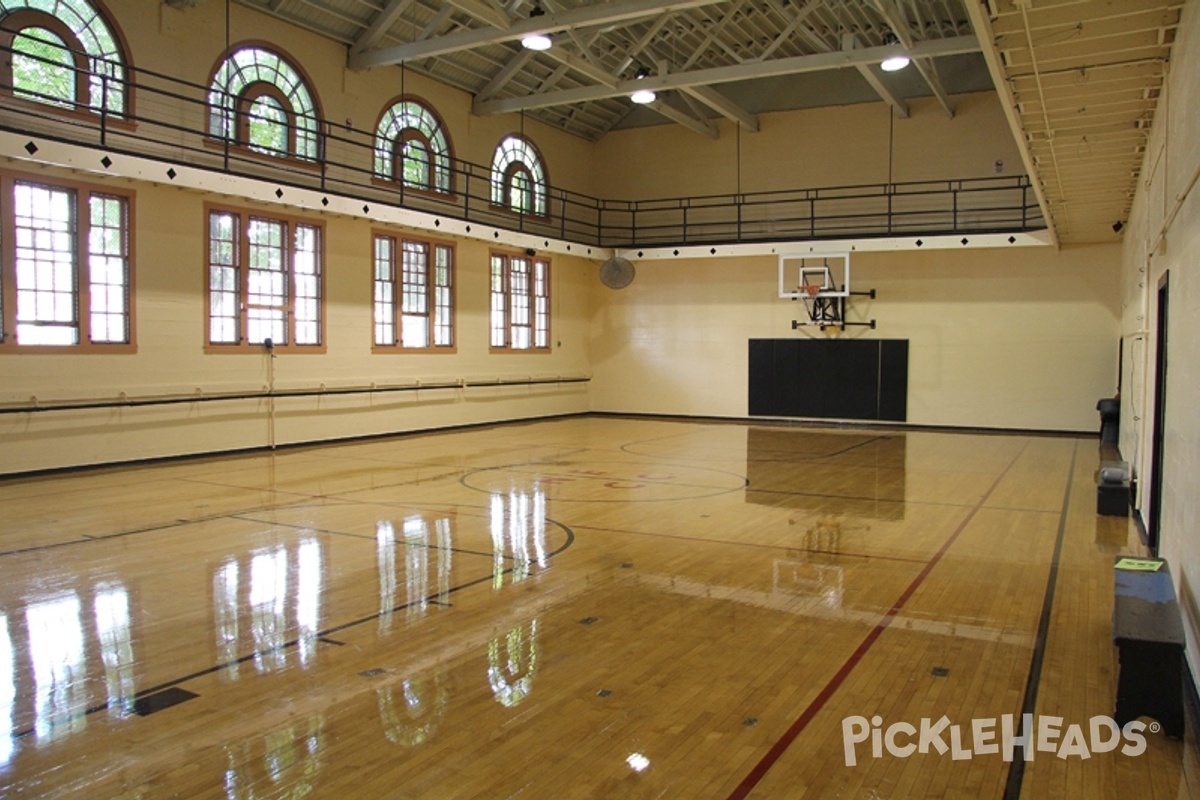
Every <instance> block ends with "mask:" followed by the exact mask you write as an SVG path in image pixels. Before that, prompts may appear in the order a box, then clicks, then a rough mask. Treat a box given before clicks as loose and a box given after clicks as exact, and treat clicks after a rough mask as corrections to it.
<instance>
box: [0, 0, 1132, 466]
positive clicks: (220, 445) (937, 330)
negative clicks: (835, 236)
mask: <svg viewBox="0 0 1200 800" xmlns="http://www.w3.org/2000/svg"><path fill="white" fill-rule="evenodd" d="M109 7H110V9H111V10H112V12H113V15H114V17H115V18H116V21H117V22H118V24H119V25H120V26H121V28H122V31H123V34H124V37H125V39H126V42H127V43H128V45H129V51H130V54H131V57H132V60H133V62H134V64H135V66H137V67H140V68H141V69H143V70H150V71H160V72H164V73H167V74H171V75H178V76H180V77H183V78H186V79H188V80H191V81H194V82H195V83H197V84H203V83H204V82H206V81H207V79H208V76H209V74H210V72H211V70H212V68H213V66H214V64H215V63H216V60H217V58H218V56H219V55H220V53H221V52H222V50H223V48H224V44H225V17H224V8H223V7H219V6H213V5H211V4H199V5H197V6H196V7H195V8H191V9H187V10H182V11H181V10H177V9H173V8H171V7H170V6H167V5H166V4H162V3H159V4H154V5H153V10H152V11H151V10H150V8H149V7H147V6H146V5H145V4H144V3H142V2H137V1H136V0H112V2H111V3H110V4H109ZM229 22H230V40H231V41H233V42H238V41H243V40H247V39H253V40H256V41H261V42H265V43H267V44H270V45H272V46H277V47H279V48H280V49H282V50H284V51H285V52H287V53H289V54H290V55H291V56H293V57H294V58H296V59H298V60H299V61H300V62H301V64H302V65H303V67H304V69H305V71H306V73H307V74H308V75H309V77H310V78H311V79H312V81H313V84H314V86H315V89H316V92H317V94H318V96H319V98H320V102H321V108H322V111H323V113H324V115H325V116H326V118H328V119H330V120H332V121H335V122H336V121H342V120H347V119H348V120H350V121H351V122H352V123H353V125H354V126H355V127H356V128H360V129H370V128H372V127H373V126H374V124H375V121H376V119H377V118H378V116H379V114H380V113H381V111H382V110H383V108H384V106H385V105H386V104H387V102H388V101H389V100H391V99H392V98H394V97H395V96H396V95H398V94H399V93H400V80H401V73H400V70H399V69H398V68H395V67H387V68H381V69H376V70H370V71H364V72H354V71H350V70H347V69H346V68H345V66H344V65H345V47H344V46H342V45H339V44H336V43H332V42H329V41H328V40H325V39H322V38H321V37H318V36H316V35H314V34H311V33H309V32H307V31H304V30H301V29H299V28H296V27H293V26H288V25H285V24H283V23H280V22H277V21H275V20H272V19H270V18H267V17H264V16H262V15H260V14H257V13H256V12H253V11H250V10H248V9H246V8H244V7H242V6H240V5H237V4H233V5H232V6H231V18H230V21H229ZM404 82H405V87H404V88H405V89H406V90H407V91H408V92H410V93H412V94H418V95H420V96H421V97H423V98H425V99H426V100H428V101H430V103H431V104H432V105H433V106H434V107H435V108H436V109H437V111H438V113H439V114H440V116H441V117H442V119H443V121H444V122H445V124H446V127H447V129H448V131H449V134H450V137H451V139H452V141H453V143H454V146H455V152H456V155H458V156H459V157H460V158H464V159H466V160H469V161H473V162H477V163H484V164H486V163H489V162H490V159H491V154H492V150H493V149H494V147H495V145H496V143H497V142H498V141H499V139H500V138H501V137H502V136H503V135H504V134H506V133H509V132H512V131H515V130H518V129H519V128H520V127H521V124H522V123H521V120H520V118H519V117H517V116H515V115H508V116H502V117H488V118H480V117H473V116H472V115H471V114H470V103H471V98H470V96H468V95H467V94H466V93H463V92H460V91H458V90H455V89H452V88H448V87H446V86H443V85H440V84H438V83H436V82H434V81H431V80H428V79H425V78H422V77H420V76H418V75H415V74H406V75H405V76H404ZM198 92H199V94H198V96H201V95H202V90H198ZM955 101H956V103H957V113H956V114H955V116H954V117H953V118H949V117H947V116H946V115H945V113H944V112H943V111H942V110H941V108H940V107H939V106H938V105H937V104H936V103H935V102H934V101H933V100H932V99H925V100H916V101H913V103H912V114H911V116H910V118H908V119H895V120H893V119H891V118H890V111H889V110H888V108H887V107H886V106H885V105H884V104H883V103H871V104H863V105H858V106H846V107H836V108H830V109H823V110H805V111H794V112H781V113H773V114H763V115H761V118H760V120H761V130H760V132H758V133H755V134H749V133H745V132H742V133H738V132H737V131H736V129H735V128H734V127H733V126H732V125H731V124H729V123H727V122H721V123H719V127H720V130H721V138H720V139H719V140H716V141H713V140H710V139H706V138H704V137H701V136H699V135H697V134H695V133H692V132H691V131H688V130H686V129H684V128H682V127H681V126H677V125H666V126H657V127H652V128H643V129H638V130H632V131H622V132H616V133H613V134H610V135H609V136H606V137H605V138H604V139H602V140H601V141H600V142H598V143H590V142H586V141H584V140H582V139H579V138H576V137H573V136H570V135H568V134H565V133H562V132H560V131H555V130H552V129H550V128H548V127H547V126H544V125H541V124H540V123H536V122H533V121H526V122H525V123H524V125H525V130H526V133H527V134H528V135H529V136H530V137H531V138H533V139H534V141H535V142H536V143H537V144H538V146H539V148H540V150H541V152H542V154H543V156H544V157H545V160H546V165H547V168H548V171H549V174H550V179H551V183H552V185H553V186H561V187H564V188H568V189H571V190H574V191H579V192H584V193H591V194H596V195H599V196H602V197H617V198H627V197H663V196H671V195H683V194H705V193H710V192H728V191H733V190H734V189H735V188H736V181H737V164H736V163H735V160H736V158H737V154H738V152H739V150H740V153H741V172H742V181H743V184H742V188H743V190H744V191H757V190H761V189H772V188H796V187H811V186H819V185H829V184H839V185H845V184H852V183H862V182H879V181H885V180H887V178H888V172H889V162H890V170H891V173H892V177H893V178H894V179H895V180H897V181H906V180H918V179H921V180H924V179H931V178H962V177H975V176H978V177H982V176H986V175H991V174H993V165H994V163H995V161H997V160H1003V161H1004V162H1005V164H1007V165H1008V167H1007V169H1008V170H1011V169H1013V168H1014V167H1015V166H1016V165H1017V164H1018V163H1019V161H1018V157H1017V152H1016V148H1015V146H1014V145H1013V143H1012V142H1011V141H1010V138H1009V136H1008V134H1007V133H1006V130H1007V128H1006V126H1005V124H1004V119H1003V115H1002V113H1001V112H1000V109H999V105H998V103H997V101H996V99H995V97H994V96H993V95H991V94H980V95H966V96H961V97H957V98H955ZM138 102H141V103H147V102H151V100H150V99H149V97H148V95H145V94H143V95H142V96H140V97H139V98H138ZM739 142H740V144H739ZM14 168H17V167H14ZM19 168H21V169H30V168H31V167H28V166H27V165H23V166H20V167H19ZM91 179H94V180H102V178H91ZM110 180H111V179H110ZM130 185H133V184H130ZM134 188H135V189H136V190H137V192H138V197H137V203H138V218H137V239H136V247H137V265H136V270H137V285H138V303H137V308H138V325H139V331H138V345H139V352H138V353H137V354H136V355H130V356H112V357H100V358H97V357H80V356H72V355H52V356H51V355H47V356H40V355H20V356H11V355H6V356H2V357H0V364H2V368H3V369H4V373H5V385H4V388H3V390H2V392H3V394H2V398H0V399H2V400H4V401H8V402H14V401H15V402H24V401H26V400H28V398H29V397H31V396H34V395H36V396H37V397H38V398H40V399H42V400H46V401H51V400H62V399H71V398H82V397H112V396H117V395H119V394H120V393H121V392H124V393H126V394H127V395H129V396H142V395H147V394H174V393H179V392H192V391H194V390H195V388H196V387H201V388H202V389H203V390H204V391H229V390H246V389H258V388H260V387H262V386H263V385H264V384H265V383H266V381H267V361H266V359H265V357H264V356H262V355H238V356H228V355H205V354H204V353H203V350H202V346H201V345H202V341H203V331H202V325H203V308H204V305H203V304H204V297H203V264H202V262H203V230H202V225H203V214H202V208H203V203H204V201H205V199H206V197H207V196H206V195H204V194H203V193H201V192H197V191H189V190H182V189H179V188H174V187H164V186H152V185H149V184H137V185H136V186H134ZM218 199H219V200H220V201H221V202H223V203H226V204H233V205H238V204H239V201H238V200H237V199H236V198H227V197H222V198H218ZM298 213H299V212H298ZM318 216H322V217H324V218H325V219H326V220H327V224H328V229H327V247H328V251H327V253H328V264H327V267H328V276H329V278H328V281H329V282H328V284H327V297H328V308H327V319H328V327H327V336H328V353H327V354H325V355H321V356H292V355H288V356H282V355H281V356H280V357H279V358H277V359H276V360H275V362H274V366H275V370H276V382H277V385H278V386H279V387H281V388H308V387H312V386H314V385H320V384H322V383H324V384H325V385H327V386H331V387H332V386H345V385H362V384H369V383H370V382H372V381H375V382H378V383H389V382H393V383H394V382H404V381H410V380H414V379H421V380H438V379H445V378H480V377H490V376H505V377H508V376H522V375H534V376H544V375H577V374H586V373H589V372H593V373H594V380H593V382H592V383H591V384H590V385H584V384H579V385H570V386H558V387H543V388H541V389H528V388H525V389H518V388H511V389H492V390H484V389H480V388H475V389H467V390H458V391H455V390H439V391H429V392H424V391H423V392H420V393H411V394H394V395H386V396H379V397H375V398H374V399H372V400H367V399H366V398H364V397H361V396H357V397H341V398H336V399H335V398H324V399H322V400H320V401H319V402H318V401H315V400H311V399H292V400H287V401H283V400H281V401H279V409H278V410H279V414H278V422H277V425H276V428H275V434H276V439H277V440H278V441H279V442H292V441H310V440H319V439H330V438H337V437H343V436H358V435H366V434H372V433H381V432H389V431H402V430H414V429H420V428H428V427H437V426H445V425H458V424H467V423H473V422H483V421H494V420H505V419H516V418H524V417H534V416H540V415H547V414H561V413H572V412H579V411H586V410H588V409H592V408H594V409H598V410H604V411H651V412H656V413H671V414H706V415H707V414H715V415H721V416H744V415H745V413H746V397H745V392H746V389H745V359H746V347H747V345H746V341H747V339H749V338H751V337H767V336H770V337H773V336H788V335H804V334H803V333H800V334H793V333H792V332H791V330H790V321H791V319H792V318H793V316H795V314H796V312H798V311H799V310H800V309H799V307H798V306H796V305H795V304H791V303H787V302H785V301H780V300H777V299H775V297H774V294H775V282H776V266H775V261H774V259H773V258H765V259H746V260H734V259H716V260H711V261H692V262H686V263H685V262H680V263H674V262H671V263H667V262H645V263H642V264H639V265H638V266H639V277H638V279H637V281H636V282H635V283H634V285H633V286H632V287H630V288H629V289H627V290H625V291H623V292H620V293H614V292H610V291H609V290H606V289H603V288H602V287H601V286H600V285H599V283H598V281H597V280H596V277H595V270H596V264H595V263H594V262H589V261H587V260H584V259H578V258H571V257H555V259H554V268H553V272H554V280H553V293H554V300H553V303H554V311H553V325H554V330H553V338H554V339H555V341H556V346H555V348H554V352H553V353H552V354H551V355H521V356H493V355H489V354H488V353H487V348H486V341H487V310H486V309H487V289H486V265H487V253H488V245H487V244H486V243H484V242H478V241H474V240H462V241H460V242H459V243H458V246H459V251H458V263H459V270H460V271H459V279H458V285H459V296H458V302H459V327H458V341H459V349H458V352H457V354H455V355H421V356H401V355H380V354H375V355H373V354H371V352H370V337H371V331H370V324H371V323H370V320H371V310H370V249H369V248H370V229H371V224H370V222H369V221H368V220H363V219H351V218H345V217H335V216H333V215H318ZM1115 264H1116V255H1115V248H1110V249H1105V248H1096V249H1083V250H1066V251H1063V252H1055V251H1050V250H1033V249H1029V248H1021V249H1019V250H1013V251H983V250H973V251H968V252H961V253H959V252H954V253H950V252H923V253H907V254H906V253H892V254H862V255H861V257H859V256H856V261H855V275H856V279H857V282H858V284H859V285H866V283H870V284H871V285H874V286H875V287H876V288H878V289H879V291H880V299H879V300H878V301H875V302H874V303H873V304H871V308H870V313H871V314H872V315H873V316H875V317H876V318H878V320H879V323H880V330H879V331H877V332H875V333H873V334H867V333H865V332H862V331H855V332H852V333H849V334H846V335H874V336H889V337H907V338H910V339H912V341H913V343H914V344H913V360H912V383H911V386H912V393H911V397H910V419H911V421H913V422H918V423H923V424H939V425H982V426H989V427H1020V428H1047V429H1057V430H1092V429H1094V427H1095V424H1096V423H1095V411H1094V404H1095V399H1096V398H1097V397H1099V396H1101V395H1105V394H1108V393H1109V392H1111V385H1112V377H1111V375H1112V372H1113V370H1114V369H1115V366H1114V362H1115V345H1114V342H1115V339H1116V322H1115V319H1116V311H1115V309H1114V308H1113V302H1110V300H1109V298H1112V297H1115V296H1116V289H1115V286H1114V284H1113V280H1114V276H1115V274H1116V273H1115ZM1018 277H1019V278H1020V279H1021V280H1022V282H1023V284H1024V285H1022V284H1018V283H1017V282H1016V281H1015V280H1013V279H1014V278H1018ZM1031 297H1036V298H1038V299H1036V300H1031V299H1030V298H1031ZM558 342H561V345H559V344H558ZM267 440H268V431H267V426H266V421H265V407H263V406H262V405H261V403H260V402H258V401H251V402H246V403H242V404H236V403H228V404H226V403H222V404H204V405H199V404H197V405H195V406H192V405H181V406H167V407H159V408H154V409H136V410H135V409H123V410H119V411H104V412H45V413H37V414H28V415H0V444H3V447H4V449H5V453H6V455H9V454H11V457H10V458H9V459H6V462H5V463H6V468H7V469H9V470H11V471H23V470H33V469H43V468H51V467H57V466H67V465H73V464H87V463H96V462H99V461H116V460H125V459H134V458H146V457H153V456H162V455H173V454H182V453H191V452H203V451H210V450H224V449H231V448H238V447H254V446H261V445H263V444H265V443H266V442H267Z"/></svg>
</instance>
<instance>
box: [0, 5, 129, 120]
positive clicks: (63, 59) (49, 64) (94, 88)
mask: <svg viewBox="0 0 1200 800" xmlns="http://www.w3.org/2000/svg"><path fill="white" fill-rule="evenodd" d="M0 25H2V26H3V31H0V44H3V45H4V46H6V47H9V48H11V54H10V56H9V58H7V59H4V60H3V64H0V80H2V81H3V82H4V83H5V84H7V85H9V86H11V87H12V92H13V94H14V95H16V96H17V97H22V98H25V99H27V100H34V101H36V102H40V103H46V104H48V105H53V106H58V107H61V108H71V109H75V108H83V109H89V110H91V111H95V112H100V111H104V112H106V113H109V114H113V115H116V116H125V114H126V109H125V101H126V91H125V83H124V82H125V73H126V66H125V56H124V54H123V53H122V50H121V47H120V45H119V44H118V39H117V36H116V34H115V33H114V28H113V26H112V25H111V24H110V23H109V22H108V21H107V20H105V19H104V17H102V16H101V15H100V12H99V11H98V10H97V9H96V8H95V7H93V6H92V5H91V4H90V3H88V2H87V0H54V1H53V2H49V1H48V0H0Z"/></svg>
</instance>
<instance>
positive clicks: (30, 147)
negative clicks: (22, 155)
mask: <svg viewBox="0 0 1200 800" xmlns="http://www.w3.org/2000/svg"><path fill="white" fill-rule="evenodd" d="M37 151H38V146H37V145H36V144H34V143H33V142H26V143H25V152H26V153H29V155H33V154H34V153H36V152H37Z"/></svg>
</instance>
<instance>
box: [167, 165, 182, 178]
mask: <svg viewBox="0 0 1200 800" xmlns="http://www.w3.org/2000/svg"><path fill="white" fill-rule="evenodd" d="M178 174H179V173H178V172H176V171H175V168H174V167H171V168H170V169H169V170H167V177H168V178H170V179H171V180H175V176H176V175H178Z"/></svg>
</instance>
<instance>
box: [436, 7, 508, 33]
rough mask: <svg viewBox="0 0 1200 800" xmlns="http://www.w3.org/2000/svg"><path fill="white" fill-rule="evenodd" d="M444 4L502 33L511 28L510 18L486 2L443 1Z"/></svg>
mask: <svg viewBox="0 0 1200 800" xmlns="http://www.w3.org/2000/svg"><path fill="white" fill-rule="evenodd" d="M445 2H446V3H447V4H449V5H452V6H454V7H455V8H457V9H459V10H460V11H465V12H467V13H468V14H470V15H471V16H472V17H475V18H476V19H480V20H483V21H484V22H486V23H487V24H488V25H491V26H493V27H496V28H499V29H500V30H502V31H506V30H508V29H509V27H511V26H512V23H513V21H512V18H511V17H509V16H508V14H507V13H505V12H504V11H503V10H501V9H499V8H496V7H495V6H494V5H492V4H491V3H489V2H487V0H445Z"/></svg>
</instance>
